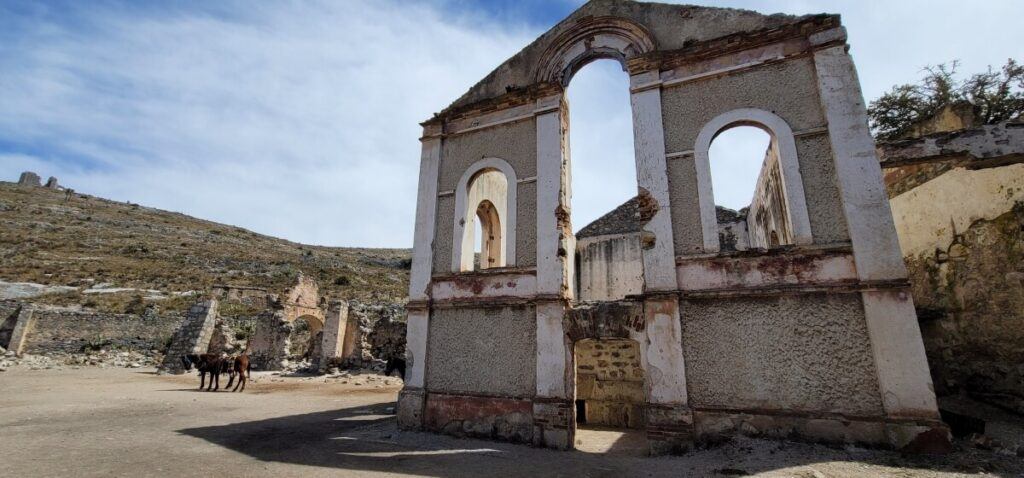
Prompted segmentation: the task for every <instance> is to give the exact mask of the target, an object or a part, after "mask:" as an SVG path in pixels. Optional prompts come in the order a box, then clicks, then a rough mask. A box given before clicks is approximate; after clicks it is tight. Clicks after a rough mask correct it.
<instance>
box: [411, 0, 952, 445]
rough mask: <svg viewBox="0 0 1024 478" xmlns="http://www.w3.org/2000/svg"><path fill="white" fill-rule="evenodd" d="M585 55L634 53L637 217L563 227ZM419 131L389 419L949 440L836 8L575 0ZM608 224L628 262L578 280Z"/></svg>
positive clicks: (626, 56) (549, 430) (516, 437)
mask: <svg viewBox="0 0 1024 478" xmlns="http://www.w3.org/2000/svg"><path fill="white" fill-rule="evenodd" d="M597 59H614V60H617V61H618V62H619V63H620V64H621V65H622V67H623V70H625V71H626V72H627V73H628V75H629V85H630V86H629V92H630V99H631V105H632V112H633V141H634V146H635V158H634V159H635V165H636V172H637V198H636V200H635V208H636V211H637V212H636V223H637V224H636V225H637V227H634V228H627V229H628V230H623V231H608V234H604V233H603V232H602V231H595V232H597V233H598V234H596V235H594V236H590V237H582V238H577V237H576V236H575V235H574V234H573V232H572V231H573V227H572V222H571V219H572V211H571V207H570V197H571V182H572V178H571V177H570V167H569V166H570V160H571V157H570V155H569V151H568V148H567V134H568V128H569V125H568V122H567V112H568V108H569V105H568V104H567V103H566V101H565V97H564V92H565V88H566V87H567V85H568V84H569V82H570V81H571V80H572V77H573V74H574V73H576V72H577V71H578V70H579V69H580V68H582V67H583V66H585V65H586V64H588V63H589V62H591V61H594V60H597ZM740 125H742V126H756V127H758V128H761V129H762V130H764V131H765V132H767V133H768V134H769V135H770V136H771V146H770V151H769V154H768V155H767V156H766V158H765V161H764V163H763V168H762V172H761V176H760V179H759V180H758V190H757V192H756V194H755V196H754V198H752V205H751V207H750V208H749V209H748V210H747V211H746V215H741V214H739V213H735V212H732V211H727V210H720V209H716V207H715V198H714V191H713V190H712V187H711V181H710V174H709V171H710V159H709V155H708V151H709V145H710V144H711V142H712V140H713V139H714V138H715V136H717V135H718V134H719V133H721V132H722V131H724V130H727V129H729V128H732V127H735V126H740ZM421 142H422V156H421V161H420V175H419V194H418V201H417V207H416V227H415V245H414V252H413V265H412V271H411V278H410V291H409V303H408V306H407V314H408V315H407V316H408V347H407V358H408V367H409V368H408V372H407V376H406V386H405V388H404V389H403V391H402V392H401V394H400V397H399V404H398V413H399V423H400V425H401V426H402V427H405V428H412V429H426V430H433V431H440V432H445V433H455V434H469V435H476V436H484V437H492V438H498V439H504V440H512V441H519V442H526V443H533V444H536V445H539V446H546V447H552V448H559V449H568V448H572V447H573V446H574V443H575V434H576V431H577V428H578V427H579V426H580V424H581V423H582V422H584V421H586V422H587V423H598V424H605V425H610V426H621V427H633V428H639V429H642V430H644V432H645V434H646V438H647V441H648V443H649V446H650V450H651V452H652V453H666V452H674V451H679V450H682V449H685V448H687V447H689V446H690V445H692V444H693V443H694V442H699V441H704V440H709V439H713V438H715V437H719V436H723V435H731V434H736V433H749V434H758V435H764V436H793V435H796V436H801V437H805V438H809V439H813V440H819V441H834V442H859V443H868V444H874V445H884V446H890V447H895V448H904V447H908V446H909V447H910V448H911V449H913V448H916V447H919V446H922V445H925V444H927V443H929V442H932V443H934V442H936V441H938V442H941V441H943V440H945V439H946V431H945V428H944V426H943V425H942V424H941V422H940V421H939V416H938V411H937V407H936V402H935V396H934V393H933V391H932V384H931V380H930V378H929V370H928V363H927V361H926V357H925V350H924V347H923V345H922V340H921V334H920V330H919V328H918V324H917V319H916V316H915V309H914V304H913V301H912V299H911V297H910V293H909V291H910V289H909V284H908V282H907V271H906V268H905V267H904V264H903V260H902V257H901V254H900V249H899V242H898V239H897V235H896V229H895V227H894V225H893V219H892V214H891V211H890V208H889V203H888V198H887V196H886V192H885V189H884V185H883V182H882V173H881V168H880V167H879V163H878V160H877V157H876V155H875V147H874V146H875V145H874V141H873V140H872V137H871V134H870V131H869V129H868V125H867V117H866V112H865V105H864V99H863V97H862V94H861V90H860V86H859V83H858V80H857V75H856V71H855V68H854V65H853V61H852V59H851V58H850V56H849V55H848V54H847V45H846V33H845V30H844V29H843V27H842V26H841V24H840V21H839V17H838V16H837V15H827V14H823V15H810V16H801V17H795V16H787V15H761V14H758V13H755V12H750V11H741V10H730V9H719V8H705V7H693V6H675V5H663V4H655V3H637V2H631V1H626V0H598V1H592V2H590V3H587V4H586V5H584V6H583V7H581V8H580V9H578V10H577V11H576V12H574V13H573V14H571V15H570V16H569V17H568V18H566V19H565V20H563V21H562V22H560V23H558V24H557V25H556V26H555V27H553V28H552V29H551V30H550V31H548V32H547V33H544V34H543V35H541V36H540V37H539V38H538V39H537V40H535V41H534V42H533V43H531V44H530V45H528V46H527V47H526V48H524V49H523V50H522V51H520V52H519V53H517V54H516V55H514V56H513V57H512V58H510V59H508V60H507V61H505V62H504V63H502V64H501V65H499V66H498V67H497V68H496V69H495V70H494V71H493V72H492V73H490V74H489V75H487V76H486V77H485V78H484V79H483V80H481V81H480V82H479V83H477V84H476V85H475V86H473V87H472V88H471V89H470V90H469V91H468V92H467V93H466V94H465V95H463V96H462V97H461V98H459V99H457V100H456V101H455V102H454V103H452V104H451V105H450V106H449V107H447V108H446V109H444V110H443V111H442V112H440V113H438V114H437V115H435V116H434V117H433V118H430V119H428V120H427V121H425V122H424V123H423V136H422V138H421ZM477 228H479V229H480V231H481V236H480V237H481V239H480V242H481V244H480V245H479V250H480V255H481V256H482V259H481V260H480V261H479V265H477V264H476V263H475V261H474V260H473V255H474V252H475V248H476V246H475V245H470V244H467V242H472V241H473V238H474V237H476V230H477ZM723 230H724V231H727V232H729V234H731V235H732V236H729V234H723V233H722V232H723ZM773 233H774V234H773ZM616 234H618V235H620V236H623V237H626V236H628V237H629V238H626V239H624V240H623V241H622V242H623V244H622V245H621V246H610V247H609V249H608V250H610V251H613V250H615V249H614V247H621V249H620V250H619V252H621V254H622V257H626V256H627V255H630V254H632V255H636V254H639V256H640V262H639V268H638V269H636V270H624V271H623V273H624V274H625V275H626V276H627V278H626V279H627V280H625V281H624V282H623V283H622V284H613V285H611V286H609V284H604V285H600V286H597V285H596V282H595V281H594V280H593V279H594V278H596V277H598V276H600V271H587V270H586V269H585V266H584V265H583V264H577V262H576V261H577V252H579V257H580V262H581V263H584V264H585V263H586V255H587V254H588V249H589V248H590V247H604V245H602V244H600V243H602V242H606V241H607V240H613V241H614V240H617V239H615V238H614V237H613V236H614V235H616ZM601 236H604V237H603V238H601V239H595V238H599V237H601ZM729 237H731V238H729ZM620 238H622V237H620ZM723 238H728V240H724V239H723ZM627 243H628V244H627ZM633 245H638V248H634V247H633ZM634 277H635V280H634ZM577 280H578V281H580V284H579V286H578V285H577V284H576V281H577ZM586 281H590V282H589V284H590V285H591V286H594V287H590V288H588V287H583V286H584V284H587V283H588V282H586ZM613 359H614V360H613Z"/></svg>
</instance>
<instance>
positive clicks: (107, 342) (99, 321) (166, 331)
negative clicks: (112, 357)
mask: <svg viewBox="0 0 1024 478" xmlns="http://www.w3.org/2000/svg"><path fill="white" fill-rule="evenodd" d="M22 307H27V308H31V309H32V317H33V321H34V324H33V326H32V327H31V329H30V330H29V333H28V334H27V335H26V337H25V345H24V348H23V350H22V353H25V354H31V355H54V354H77V353H82V352H83V351H85V350H86V349H88V348H92V347H101V348H110V349H116V350H136V351H154V350H155V351H158V352H160V353H162V352H163V350H164V348H165V347H166V345H167V343H168V340H169V338H170V337H171V336H172V335H173V334H174V331H175V330H176V329H177V324H178V323H180V322H181V320H182V317H181V316H179V315H173V314H171V315H147V314H143V315H135V314H106V313H97V312H83V311H73V310H61V309H58V308H51V307H39V306H33V305H32V304H30V303H28V302H21V301H14V300H6V301H0V318H7V317H10V316H11V314H12V313H16V312H17V311H18V310H19V308H22ZM0 334H2V332H0ZM0 345H2V342H0Z"/></svg>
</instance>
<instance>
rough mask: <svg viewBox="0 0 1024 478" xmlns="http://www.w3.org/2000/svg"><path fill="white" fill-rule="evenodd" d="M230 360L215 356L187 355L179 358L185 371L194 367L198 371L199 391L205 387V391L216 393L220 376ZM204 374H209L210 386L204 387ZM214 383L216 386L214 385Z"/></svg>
mask: <svg viewBox="0 0 1024 478" xmlns="http://www.w3.org/2000/svg"><path fill="white" fill-rule="evenodd" d="M229 361H230V359H226V358H223V357H221V356H220V355H217V354H188V355H183V356H182V357H181V363H182V364H183V365H184V366H185V371H186V372H188V371H191V370H192V367H195V368H196V370H198V371H199V390H202V389H203V386H204V385H205V386H206V391H207V392H209V391H210V390H211V389H212V390H213V391H214V392H216V391H217V390H219V389H220V374H222V373H224V372H227V371H228V370H229V369H230V368H229V363H228V362H229ZM206 374H210V384H209V385H206ZM214 383H216V385H214Z"/></svg>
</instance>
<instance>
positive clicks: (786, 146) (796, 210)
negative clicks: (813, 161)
mask: <svg viewBox="0 0 1024 478" xmlns="http://www.w3.org/2000/svg"><path fill="white" fill-rule="evenodd" d="M735 126H753V127H757V128H760V129H762V130H764V131H765V132H766V133H768V135H769V136H771V146H770V147H771V148H773V149H774V153H775V154H776V155H777V156H778V158H779V170H780V173H781V174H782V187H783V196H784V197H785V201H786V210H787V211H788V213H789V220H790V221H789V222H790V225H791V227H792V237H793V244H797V245H806V244H811V243H813V242H814V241H813V238H812V237H811V221H810V217H809V216H808V213H807V199H806V196H805V195H804V183H803V179H802V178H801V176H800V162H799V160H798V158H797V154H796V142H795V141H794V140H793V130H792V129H791V128H790V127H789V124H787V123H786V121H785V120H783V119H782V118H780V117H778V116H777V115H775V114H774V113H771V112H769V111H764V110H759V109H755V108H741V109H736V110H732V111H728V112H726V113H722V114H720V115H718V116H716V117H715V118H714V119H712V120H711V121H709V122H708V123H707V124H705V125H704V127H703V128H702V129H701V131H700V134H698V135H697V142H696V143H695V145H694V148H693V155H694V162H695V164H694V166H695V169H696V172H697V194H698V201H699V205H700V218H701V229H702V232H703V236H704V251H705V252H709V253H710V252H718V251H719V249H720V245H719V243H718V220H717V218H716V215H715V195H714V191H713V188H712V186H711V159H710V155H709V150H710V149H711V142H712V141H714V139H715V137H716V136H718V134H719V133H721V132H722V131H725V130H727V129H729V128H732V127H735Z"/></svg>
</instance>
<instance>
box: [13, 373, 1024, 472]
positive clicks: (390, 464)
mask: <svg viewBox="0 0 1024 478" xmlns="http://www.w3.org/2000/svg"><path fill="white" fill-rule="evenodd" d="M355 381H356V380H350V381H349V383H344V384H343V383H340V381H328V382H329V383H325V381H324V379H322V378H319V379H310V380H303V379H300V378H291V377H288V378H280V377H271V376H267V375H263V376H260V377H258V379H257V380H256V381H255V382H254V383H251V384H250V388H249V389H248V390H247V391H246V393H244V394H237V393H236V394H232V393H223V392H221V393H207V392H198V391H195V390H194V387H195V386H196V378H195V377H194V376H177V377H167V376H158V375H156V374H154V373H153V371H152V370H145V369H143V370H139V369H98V368H83V369H80V370H70V369H64V370H28V369H23V368H13V369H10V370H8V371H7V372H3V373H0V469H2V471H0V474H2V475H3V476H18V477H21V476H132V477H138V476H227V477H232V476H246V477H255V476H275V477H290V476H465V477H471V476H472V477H477V476H566V477H569V476H573V477H576V476H594V477H598V476H609V477H611V476H616V477H617V476H738V475H742V474H751V475H758V476H793V477H854V476H891V477H926V476H927V477H931V476H964V475H974V476H1024V460H1022V459H1020V458H1017V457H1014V456H1008V455H1006V454H999V453H994V452H990V451H983V450H976V449H973V448H971V447H969V446H966V445H964V444H958V447H959V448H960V451H958V452H957V453H955V454H952V455H949V456H944V457H903V456H901V455H899V454H897V453H892V452H884V451H874V450H864V449H859V448H829V447H824V446H819V445H808V444H801V443H791V442H776V441H767V440H754V439H738V440H736V441H733V442H731V443H729V444H726V445H723V446H719V447H716V448H714V449H709V450H698V451H694V452H691V453H689V454H687V455H686V456H682V457H661V458H646V457H635V456H622V455H615V454H614V452H615V451H616V446H615V444H614V443H612V444H610V445H609V446H608V447H607V448H608V449H609V450H611V452H612V454H591V453H583V452H558V451H550V450H542V449H535V448H531V447H528V446H523V445H511V444H503V443H492V442H486V441H479V440H469V439H458V438H452V437H445V436H438V435H433V434H426V433H408V432H398V431H397V430H396V429H395V423H394V417H393V415H391V410H392V407H393V406H394V403H393V402H394V400H395V397H396V394H397V391H398V386H397V385H391V386H383V387H382V388H373V387H376V385H374V384H368V383H364V384H363V385H362V386H356V385H354V382H355ZM625 448H630V447H625Z"/></svg>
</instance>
